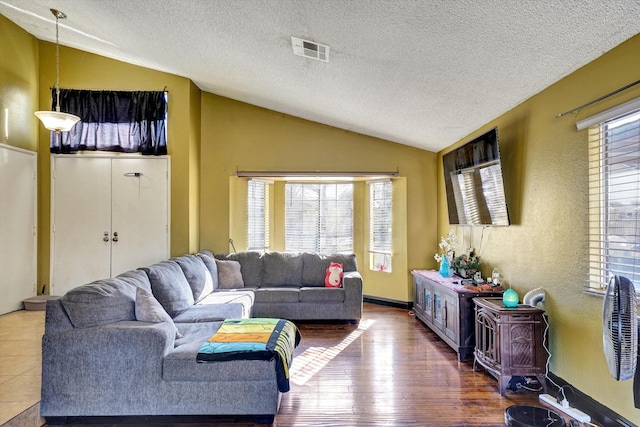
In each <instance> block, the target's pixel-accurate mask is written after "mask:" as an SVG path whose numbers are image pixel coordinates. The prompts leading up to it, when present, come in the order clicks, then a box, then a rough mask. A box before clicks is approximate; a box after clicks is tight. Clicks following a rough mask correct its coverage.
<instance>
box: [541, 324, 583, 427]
mask: <svg viewBox="0 0 640 427" xmlns="http://www.w3.org/2000/svg"><path fill="white" fill-rule="evenodd" d="M542 318H543V319H544V324H545V329H544V335H543V337H542V347H544V349H545V351H546V352H547V354H548V355H549V357H548V358H547V363H546V364H545V373H544V376H545V378H546V379H547V381H549V382H550V383H551V384H553V385H554V387H556V388H557V389H558V395H557V396H556V399H557V400H558V403H560V404H562V405H563V406H564V405H565V402H566V405H567V406H568V405H569V399H567V395H566V393H565V391H564V389H565V388H568V389H569V390H571V393H572V394H573V397H574V398H575V396H576V393H575V390H574V389H573V388H572V387H571V386H570V385H563V386H561V385H559V384H557V383H556V382H555V381H553V379H551V377H550V376H549V364H550V363H551V350H550V349H549V346H548V344H547V337H548V335H549V319H548V317H547V315H546V314H544V315H542ZM560 395H562V399H560ZM592 425H593V424H592Z"/></svg>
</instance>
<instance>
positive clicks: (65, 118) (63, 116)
mask: <svg viewBox="0 0 640 427" xmlns="http://www.w3.org/2000/svg"><path fill="white" fill-rule="evenodd" d="M50 10H51V13H53V16H55V17H56V86H55V90H56V110H55V111H36V112H35V113H34V114H35V115H36V116H37V117H38V118H39V119H40V121H42V124H43V125H44V127H45V128H47V129H49V130H52V131H54V132H56V133H60V132H67V131H69V130H71V128H72V127H73V125H75V124H76V123H77V122H78V121H80V117H78V116H76V115H73V114H69V113H63V112H61V111H60V44H59V43H58V20H59V19H66V18H67V15H65V14H64V13H63V12H60V11H59V10H56V9H50Z"/></svg>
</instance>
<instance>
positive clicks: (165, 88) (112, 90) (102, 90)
mask: <svg viewBox="0 0 640 427" xmlns="http://www.w3.org/2000/svg"><path fill="white" fill-rule="evenodd" d="M55 88H56V87H55V86H49V89H55ZM60 89H66V88H62V87H61V88H60ZM66 90H88V91H90V92H167V93H169V89H167V87H166V86H165V87H164V89H162V90H158V91H154V90H120V89H66Z"/></svg>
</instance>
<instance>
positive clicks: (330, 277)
mask: <svg viewBox="0 0 640 427" xmlns="http://www.w3.org/2000/svg"><path fill="white" fill-rule="evenodd" d="M324 285H325V286H326V287H327V288H339V287H340V286H342V264H339V263H337V262H332V263H331V264H329V268H327V275H326V276H325V279H324Z"/></svg>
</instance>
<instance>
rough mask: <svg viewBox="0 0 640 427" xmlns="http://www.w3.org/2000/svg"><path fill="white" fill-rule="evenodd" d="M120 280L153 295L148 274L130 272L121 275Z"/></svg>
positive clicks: (137, 271) (135, 271) (136, 271)
mask: <svg viewBox="0 0 640 427" xmlns="http://www.w3.org/2000/svg"><path fill="white" fill-rule="evenodd" d="M117 277H118V279H120V280H122V281H123V282H127V283H130V284H132V285H133V286H135V287H136V288H142V289H144V290H145V291H147V292H149V293H151V283H150V282H149V276H147V273H145V272H144V271H140V270H129V271H125V272H124V273H122V274H119V275H118V276H117Z"/></svg>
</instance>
